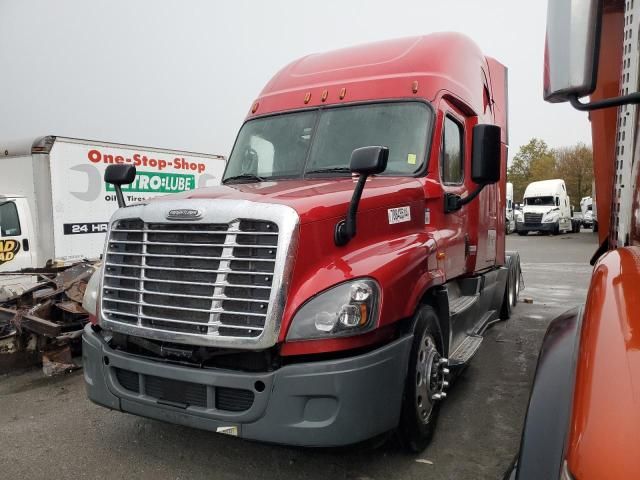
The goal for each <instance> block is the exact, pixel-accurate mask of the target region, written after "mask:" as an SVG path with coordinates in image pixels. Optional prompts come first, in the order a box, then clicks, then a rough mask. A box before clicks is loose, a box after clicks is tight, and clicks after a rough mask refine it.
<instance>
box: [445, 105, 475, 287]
mask: <svg viewBox="0 0 640 480" xmlns="http://www.w3.org/2000/svg"><path fill="white" fill-rule="evenodd" d="M443 104H444V106H445V109H444V114H443V120H442V142H441V147H440V165H439V166H440V181H441V183H442V188H443V190H444V192H445V193H454V194H457V195H460V196H465V195H466V193H467V187H466V185H465V175H466V173H467V171H468V166H467V162H466V161H465V157H466V156H467V155H466V154H467V150H468V149H466V148H465V138H466V136H465V118H464V116H462V114H460V113H459V112H457V111H456V110H455V109H454V108H453V107H452V106H451V105H450V104H448V103H447V102H445V101H443ZM469 207H470V205H465V206H464V207H462V208H461V209H460V210H457V211H455V212H450V213H446V214H445V216H444V228H443V229H442V231H441V234H442V244H443V248H444V251H445V275H446V276H447V278H453V277H456V276H458V275H462V274H464V273H466V270H467V265H466V263H467V262H466V259H467V256H468V254H469V251H468V250H469V244H470V239H469V231H468V228H467V222H468V209H469Z"/></svg>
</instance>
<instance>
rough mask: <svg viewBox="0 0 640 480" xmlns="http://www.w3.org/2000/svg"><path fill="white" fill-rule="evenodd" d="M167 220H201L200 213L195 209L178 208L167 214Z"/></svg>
mask: <svg viewBox="0 0 640 480" xmlns="http://www.w3.org/2000/svg"><path fill="white" fill-rule="evenodd" d="M166 217H167V220H197V219H198V218H202V211H201V210H197V209H195V208H179V209H176V210H169V211H168V212H167V215H166Z"/></svg>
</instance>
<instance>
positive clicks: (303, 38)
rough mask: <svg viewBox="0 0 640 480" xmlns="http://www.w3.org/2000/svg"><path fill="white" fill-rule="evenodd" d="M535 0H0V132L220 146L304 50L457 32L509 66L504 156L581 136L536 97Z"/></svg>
mask: <svg viewBox="0 0 640 480" xmlns="http://www.w3.org/2000/svg"><path fill="white" fill-rule="evenodd" d="M546 3H547V2H546V1H543V0H535V1H529V2H524V1H513V0H482V1H480V0H455V1H454V0H448V1H443V0H420V1H411V2H409V1H401V0H395V1H389V0H384V1H383V0H376V1H373V0H371V1H364V0H357V1H353V0H348V1H347V0H341V1H340V0H324V1H322V2H301V1H296V0H269V1H258V0H255V1H246V0H244V1H242V0H235V1H213V0H210V1H204V0H202V1H195V0H192V1H186V0H183V1H166V0H146V1H142V0H139V1H125V0H117V1H114V0H111V1H89V0H76V1H71V0H56V1H46V0H43V1H33V0H0V143H2V142H3V141H6V140H16V139H22V138H27V137H32V136H33V137H35V136H41V135H47V134H56V135H62V136H70V137H77V138H90V139H97V140H104V141H113V142H119V143H129V144H136V145H146V146H154V147H164V148H173V149H180V150H191V151H198V152H207V153H219V154H224V155H227V154H228V153H229V150H230V149H231V147H232V145H233V141H234V139H235V135H236V133H237V130H238V128H239V127H240V125H241V123H242V120H243V118H244V116H245V115H246V113H247V111H248V109H249V107H250V106H251V103H252V100H253V99H254V98H255V97H256V96H257V95H258V93H259V92H260V90H261V89H262V86H263V85H264V84H265V83H266V82H267V81H268V80H269V78H270V77H271V75H272V74H273V73H275V72H276V71H277V70H278V69H279V68H281V67H282V66H284V65H285V64H287V63H289V62H290V61H291V60H293V59H295V58H297V57H300V56H302V55H305V54H308V53H312V52H321V51H325V50H331V49H335V48H340V47H344V46H349V45H354V44H358V43H365V42H369V41H374V40H381V39H385V38H394V37H403V36H409V35H417V34H426V33H430V32H436V31H447V30H452V31H459V32H463V33H465V34H467V35H469V36H470V37H471V38H473V39H474V40H475V41H476V42H477V43H478V44H479V45H480V47H481V48H482V49H483V50H484V52H485V53H486V54H488V55H491V56H493V57H496V58H497V59H498V60H500V61H501V62H503V63H504V64H506V65H507V66H508V67H509V87H510V92H509V96H510V105H509V108H510V112H509V113H510V122H511V123H510V135H511V138H510V140H511V156H513V154H514V153H516V152H517V150H518V147H519V146H520V145H522V144H523V143H526V142H527V141H528V140H529V139H530V138H532V137H539V138H542V139H544V140H545V141H546V142H547V143H549V144H550V145H551V146H563V145H570V144H573V143H575V142H577V141H582V142H586V143H590V131H589V123H588V120H587V116H586V114H584V113H578V112H576V111H574V110H573V109H572V108H571V107H570V106H568V105H549V104H546V103H544V102H543V101H542V98H541V92H542V56H543V48H544V31H545V17H546Z"/></svg>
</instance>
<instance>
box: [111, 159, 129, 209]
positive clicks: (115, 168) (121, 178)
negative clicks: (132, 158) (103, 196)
mask: <svg viewBox="0 0 640 480" xmlns="http://www.w3.org/2000/svg"><path fill="white" fill-rule="evenodd" d="M135 178H136V167H134V166H133V165H122V164H116V165H109V166H108V167H107V168H106V170H105V171H104V181H105V182H107V183H110V184H111V185H113V187H114V188H115V191H116V198H117V199H118V207H120V208H122V207H126V206H127V204H126V203H125V201H124V195H122V185H129V184H130V183H133V181H134V180H135Z"/></svg>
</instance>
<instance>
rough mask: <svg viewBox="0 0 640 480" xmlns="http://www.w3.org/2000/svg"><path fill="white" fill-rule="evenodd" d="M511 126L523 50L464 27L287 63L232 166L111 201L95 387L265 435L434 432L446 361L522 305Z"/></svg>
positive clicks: (115, 177)
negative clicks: (509, 234) (513, 73)
mask: <svg viewBox="0 0 640 480" xmlns="http://www.w3.org/2000/svg"><path fill="white" fill-rule="evenodd" d="M507 144H508V141H507V71H506V68H505V67H504V66H503V65H501V64H500V63H499V62H497V61H496V60H494V59H492V58H490V57H486V56H485V55H483V54H482V52H481V51H480V50H479V48H478V47H477V46H476V45H475V44H474V43H473V42H472V41H470V40H469V39H468V38H467V37H465V36H463V35H459V34H451V33H442V34H434V35H428V36H423V37H413V38H404V39H399V40H390V41H384V42H380V43H374V44H370V45H364V46H357V47H353V48H347V49H343V50H338V51H333V52H328V53H323V54H317V55H310V56H307V57H304V58H302V59H299V60H297V61H295V62H293V63H291V64H290V65H288V66H286V67H285V68H284V69H282V70H281V71H280V72H278V73H277V74H276V75H275V76H274V77H273V79H272V80H271V81H270V82H269V83H268V84H267V85H266V87H265V88H264V90H263V91H262V93H261V94H260V96H259V97H258V98H257V99H256V100H255V102H254V103H253V105H252V107H251V109H250V113H249V114H248V116H247V119H246V121H245V123H244V125H243V126H242V128H241V129H240V132H239V134H238V137H237V139H236V142H235V145H234V147H233V151H232V153H231V156H230V157H229V161H228V164H227V168H226V171H225V174H224V177H223V181H222V183H223V185H221V186H219V187H214V188H201V189H196V190H194V191H191V192H187V193H184V194H177V195H171V196H167V197H164V198H162V199H157V200H153V201H149V202H146V203H140V204H136V205H130V206H127V207H126V208H121V209H120V210H119V211H117V213H116V214H115V215H114V216H113V217H112V219H111V222H110V225H109V233H108V240H107V243H106V251H105V255H104V266H103V270H102V271H101V272H100V273H99V274H98V275H96V276H95V277H94V278H93V279H92V281H91V282H90V285H89V288H88V291H87V295H86V297H85V306H86V308H88V309H89V311H90V312H91V313H92V322H91V324H90V325H88V326H87V328H86V329H85V332H84V343H83V356H84V366H85V370H84V371H85V379H86V386H87V392H88V396H89V398H90V399H91V400H93V401H94V402H96V403H98V404H100V405H104V406H106V407H109V408H112V409H115V410H120V411H123V412H128V413H132V414H137V415H142V416H146V417H151V418H156V419H160V420H165V421H169V422H174V423H178V424H182V425H189V426H193V427H197V428H203V429H209V430H213V431H217V432H222V433H227V434H232V435H237V436H241V437H245V438H250V439H256V440H262V441H269V442H278V443H285V444H295V445H305V446H330V445H344V444H350V443H355V442H359V441H362V440H365V439H368V438H371V437H374V436H377V435H380V434H384V433H386V432H390V431H397V432H399V434H400V438H401V439H402V440H403V441H404V443H405V444H406V445H407V446H408V447H409V448H410V449H413V450H419V449H422V448H423V447H424V446H425V445H426V444H427V443H428V441H429V439H430V437H431V434H432V432H433V428H434V425H435V421H436V417H437V413H438V407H439V405H440V403H441V401H442V400H443V399H444V398H445V397H446V390H447V387H448V384H449V379H450V378H449V377H450V376H452V375H454V374H455V372H456V370H458V369H460V368H462V367H464V366H465V365H466V364H467V363H468V362H469V360H470V359H471V357H472V356H473V354H474V353H475V352H476V351H477V349H478V347H479V346H480V343H481V341H482V338H483V337H482V335H483V333H484V332H485V330H486V329H487V327H488V326H489V325H491V324H492V323H494V322H496V321H497V320H499V319H500V318H502V319H506V318H508V317H509V315H510V312H511V309H512V307H513V306H514V305H515V303H516V296H517V290H518V286H519V275H520V267H519V258H518V256H517V254H515V253H512V254H508V255H505V243H504V242H505V237H504V232H505V225H504V221H505V188H506V187H505V177H506V160H507ZM134 176H135V169H134V167H131V166H125V165H118V166H116V165H114V166H111V167H109V170H108V172H107V173H106V174H105V180H106V181H107V182H110V183H113V184H114V185H116V187H119V185H122V184H127V183H129V182H131V181H132V180H133V178H134Z"/></svg>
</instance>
